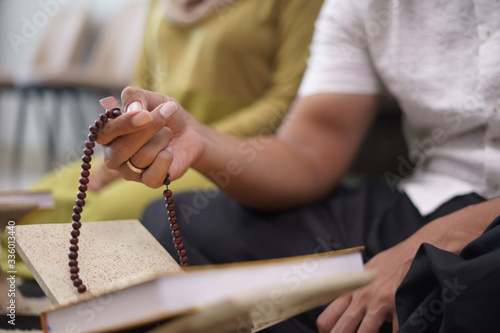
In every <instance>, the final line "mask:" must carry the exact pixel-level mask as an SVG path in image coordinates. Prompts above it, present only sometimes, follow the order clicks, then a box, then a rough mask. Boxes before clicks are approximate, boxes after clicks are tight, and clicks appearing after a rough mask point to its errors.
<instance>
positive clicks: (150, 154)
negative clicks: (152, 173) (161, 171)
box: [129, 127, 172, 169]
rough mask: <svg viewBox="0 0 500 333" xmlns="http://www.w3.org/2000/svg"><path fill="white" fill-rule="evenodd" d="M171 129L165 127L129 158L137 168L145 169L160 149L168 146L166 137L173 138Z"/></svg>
mask: <svg viewBox="0 0 500 333" xmlns="http://www.w3.org/2000/svg"><path fill="white" fill-rule="evenodd" d="M171 137H172V133H171V131H170V129H168V128H166V127H164V128H162V129H161V130H160V131H159V132H158V133H157V134H156V135H154V136H153V137H152V138H151V139H150V140H149V141H148V142H147V143H146V144H145V145H144V146H142V147H141V148H139V150H138V151H137V153H135V154H134V155H133V156H132V157H130V158H129V160H130V162H131V163H132V164H133V165H135V166H136V167H137V168H140V169H145V168H147V167H149V166H150V165H151V164H152V163H153V161H154V159H155V157H156V154H158V152H159V151H161V150H163V149H165V148H167V146H168V143H169V141H168V140H166V138H171Z"/></svg>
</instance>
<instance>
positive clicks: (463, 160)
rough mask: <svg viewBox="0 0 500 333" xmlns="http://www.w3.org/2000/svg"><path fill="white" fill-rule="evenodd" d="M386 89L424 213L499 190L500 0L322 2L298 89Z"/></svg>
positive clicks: (409, 182) (409, 188)
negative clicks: (399, 113)
mask: <svg viewBox="0 0 500 333" xmlns="http://www.w3.org/2000/svg"><path fill="white" fill-rule="evenodd" d="M386 90H387V91H389V92H390V93H391V94H392V95H393V96H394V97H395V98H396V99H397V100H398V102H399V105H400V106H401V108H402V110H403V130H404V134H405V138H406V141H407V144H408V148H409V156H408V159H409V161H412V162H417V166H416V169H415V170H416V171H415V172H414V174H413V175H411V176H408V175H407V174H405V172H406V170H407V169H406V167H405V166H404V165H403V164H404V163H402V164H401V165H400V170H399V171H400V175H398V176H401V177H402V178H404V180H403V181H402V182H401V183H400V184H399V186H400V188H401V189H402V190H404V191H405V192H406V193H407V194H408V196H409V197H410V199H411V200H412V202H413V203H414V204H415V206H416V207H417V208H418V209H419V211H420V213H421V214H422V215H427V214H429V213H431V212H433V211H434V210H435V209H436V208H438V207H439V206H440V205H441V204H443V203H445V202H446V201H448V200H450V199H452V198H453V197H455V196H458V195H464V194H468V193H471V192H476V193H477V194H479V195H481V196H483V197H485V198H488V199H491V198H493V197H497V196H499V195H500V1H493V0H477V1H472V0H470V1H466V0H460V1H427V0H425V1H422V0H405V1H396V0H393V1H388V0H385V1H384V0H326V2H325V4H324V6H323V8H322V10H321V13H320V16H319V18H318V21H317V23H316V32H315V36H314V39H313V43H312V46H311V57H310V59H309V63H308V68H307V71H306V73H305V75H304V79H303V82H302V84H301V87H300V89H299V96H308V95H313V94H318V93H348V94H368V95H373V94H380V93H382V92H384V91H386Z"/></svg>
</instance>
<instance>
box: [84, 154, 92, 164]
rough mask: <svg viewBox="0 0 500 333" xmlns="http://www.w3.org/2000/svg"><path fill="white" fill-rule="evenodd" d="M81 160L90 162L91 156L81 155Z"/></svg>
mask: <svg viewBox="0 0 500 333" xmlns="http://www.w3.org/2000/svg"><path fill="white" fill-rule="evenodd" d="M82 161H83V162H85V163H90V162H91V161H92V157H90V156H89V155H83V156H82Z"/></svg>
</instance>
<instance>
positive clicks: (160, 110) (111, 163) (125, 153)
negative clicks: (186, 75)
mask: <svg viewBox="0 0 500 333" xmlns="http://www.w3.org/2000/svg"><path fill="white" fill-rule="evenodd" d="M176 110H177V104H175V103H173V102H167V103H165V104H161V105H159V106H158V107H157V108H156V109H155V110H153V111H152V112H151V113H148V114H150V115H151V117H152V119H153V121H152V122H151V123H150V124H149V125H148V126H146V127H144V128H143V129H142V130H141V131H139V132H135V133H132V134H129V135H124V136H120V137H118V138H116V139H115V140H114V141H112V142H111V143H110V144H109V146H108V147H104V158H105V162H106V166H107V167H108V168H110V169H117V168H118V167H120V166H121V165H123V163H125V162H126V161H127V160H128V159H129V158H131V156H133V155H135V154H136V153H137V152H138V151H139V149H140V148H141V147H142V146H144V145H145V144H146V143H147V142H148V141H149V140H150V139H151V138H152V137H153V136H155V135H156V134H157V133H158V132H160V131H161V130H163V131H162V134H163V135H160V137H162V138H163V140H165V147H166V146H167V145H168V143H169V142H170V140H171V139H172V131H171V130H170V129H169V128H167V127H165V124H166V123H167V122H168V121H169V120H170V119H171V117H172V116H173V115H174V114H175V112H176ZM142 112H146V111H142ZM125 115H127V114H125ZM125 115H124V116H125ZM119 119H120V117H119V118H117V120H119ZM162 148H163V147H162ZM138 163H139V162H138ZM136 166H137V167H140V166H147V165H144V163H143V162H141V163H139V164H138V165H136Z"/></svg>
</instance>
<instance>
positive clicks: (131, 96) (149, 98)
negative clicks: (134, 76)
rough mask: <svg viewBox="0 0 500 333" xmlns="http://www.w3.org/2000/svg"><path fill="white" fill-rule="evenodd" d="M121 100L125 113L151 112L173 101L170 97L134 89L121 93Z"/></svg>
mask: <svg viewBox="0 0 500 333" xmlns="http://www.w3.org/2000/svg"><path fill="white" fill-rule="evenodd" d="M121 100H122V104H123V110H124V111H125V112H130V111H134V110H147V111H151V110H154V109H155V108H157V107H158V106H159V105H160V104H163V103H166V102H168V101H175V100H174V99H173V98H171V97H168V96H165V95H162V94H159V93H155V92H152V91H148V90H143V89H140V88H136V87H127V88H125V89H124V90H123V91H122V95H121Z"/></svg>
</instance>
